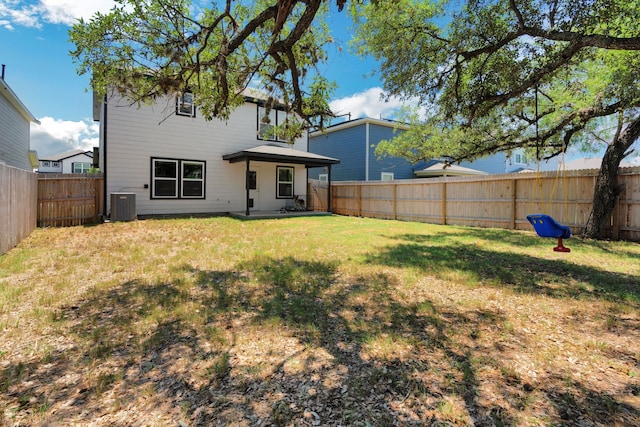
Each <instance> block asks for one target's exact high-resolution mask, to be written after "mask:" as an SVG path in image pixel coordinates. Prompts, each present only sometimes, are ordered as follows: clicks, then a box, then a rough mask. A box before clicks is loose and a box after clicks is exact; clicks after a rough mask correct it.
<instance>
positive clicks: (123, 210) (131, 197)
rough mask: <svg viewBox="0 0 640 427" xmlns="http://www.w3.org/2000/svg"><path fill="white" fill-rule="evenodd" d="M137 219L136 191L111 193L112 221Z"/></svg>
mask: <svg viewBox="0 0 640 427" xmlns="http://www.w3.org/2000/svg"><path fill="white" fill-rule="evenodd" d="M135 219H136V195H135V193H111V221H133V220H135Z"/></svg>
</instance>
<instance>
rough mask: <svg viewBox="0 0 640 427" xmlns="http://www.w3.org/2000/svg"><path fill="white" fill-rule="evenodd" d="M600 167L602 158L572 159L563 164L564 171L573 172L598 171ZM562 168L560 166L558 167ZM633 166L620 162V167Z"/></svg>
mask: <svg viewBox="0 0 640 427" xmlns="http://www.w3.org/2000/svg"><path fill="white" fill-rule="evenodd" d="M601 165H602V157H583V158H580V159H574V160H571V161H568V162H565V164H564V168H565V169H566V170H575V169H600V166H601ZM560 166H562V165H560ZM630 166H633V165H632V164H631V163H629V162H627V161H624V160H623V161H622V162H620V167H621V168H624V167H630Z"/></svg>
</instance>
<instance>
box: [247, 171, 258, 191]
mask: <svg viewBox="0 0 640 427" xmlns="http://www.w3.org/2000/svg"><path fill="white" fill-rule="evenodd" d="M247 184H248V185H249V190H257V189H258V174H257V173H256V171H249V179H248V180H247Z"/></svg>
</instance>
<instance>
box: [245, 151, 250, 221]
mask: <svg viewBox="0 0 640 427" xmlns="http://www.w3.org/2000/svg"><path fill="white" fill-rule="evenodd" d="M250 163H251V160H249V157H247V161H246V164H247V170H246V172H245V174H244V188H245V191H246V193H247V194H246V200H245V206H246V207H247V208H246V211H245V214H246V215H247V216H249V201H250V200H251V197H250V194H249V190H250V189H249V187H250V185H249V174H250V173H251V171H250V166H249V165H250Z"/></svg>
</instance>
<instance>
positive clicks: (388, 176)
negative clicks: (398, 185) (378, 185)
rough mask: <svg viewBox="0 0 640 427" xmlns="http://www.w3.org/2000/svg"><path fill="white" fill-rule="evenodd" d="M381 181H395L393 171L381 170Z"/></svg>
mask: <svg viewBox="0 0 640 427" xmlns="http://www.w3.org/2000/svg"><path fill="white" fill-rule="evenodd" d="M380 181H393V172H381V173H380Z"/></svg>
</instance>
